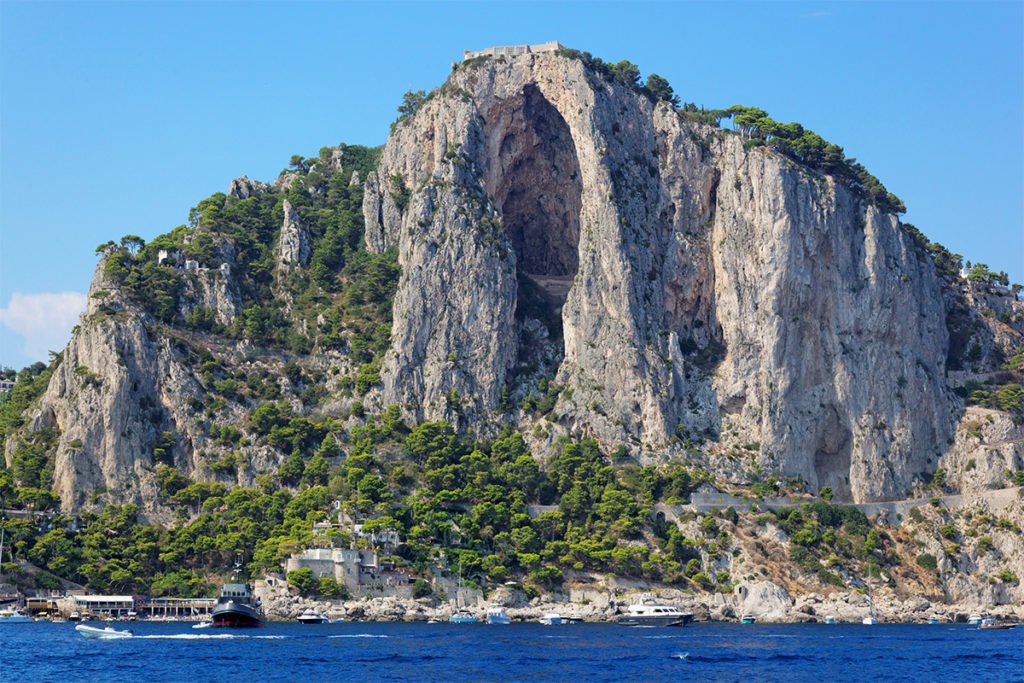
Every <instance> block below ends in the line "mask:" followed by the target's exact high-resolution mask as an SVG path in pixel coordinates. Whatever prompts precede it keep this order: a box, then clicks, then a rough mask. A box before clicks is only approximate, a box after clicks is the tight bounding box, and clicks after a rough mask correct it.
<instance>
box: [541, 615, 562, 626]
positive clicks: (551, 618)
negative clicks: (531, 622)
mask: <svg viewBox="0 0 1024 683" xmlns="http://www.w3.org/2000/svg"><path fill="white" fill-rule="evenodd" d="M540 623H542V624H544V625H545V626H560V625H561V624H562V615H561V614H559V613H558V612H548V613H547V614H545V615H544V616H542V617H541V618H540Z"/></svg>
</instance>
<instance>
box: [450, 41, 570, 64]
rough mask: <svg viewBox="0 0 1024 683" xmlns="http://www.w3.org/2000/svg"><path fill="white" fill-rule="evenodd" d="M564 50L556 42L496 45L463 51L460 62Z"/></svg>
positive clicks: (562, 46) (563, 47)
mask: <svg viewBox="0 0 1024 683" xmlns="http://www.w3.org/2000/svg"><path fill="white" fill-rule="evenodd" d="M562 49H565V46H564V45H562V44H561V43H559V42H558V41H557V40H552V41H551V42H550V43H541V44H539V45H496V46H494V47H489V48H487V49H486V50H463V51H462V61H466V60H467V59H473V58H475V57H518V56H519V55H525V54H535V53H538V52H557V51H559V50H562Z"/></svg>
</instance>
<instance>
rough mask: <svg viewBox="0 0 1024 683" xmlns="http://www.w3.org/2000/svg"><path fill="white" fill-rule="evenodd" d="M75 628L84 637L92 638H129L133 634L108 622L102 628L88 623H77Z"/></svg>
mask: <svg viewBox="0 0 1024 683" xmlns="http://www.w3.org/2000/svg"><path fill="white" fill-rule="evenodd" d="M75 630H76V631H78V632H79V633H81V634H82V635H83V636H85V637H86V638H91V639H93V640H117V639H119V638H131V637H132V636H134V635H135V634H134V633H132V632H131V631H118V630H117V629H115V628H114V627H113V626H111V625H110V624H107V625H106V626H105V627H104V628H96V627H95V626H89V625H88V624H79V625H78V626H75Z"/></svg>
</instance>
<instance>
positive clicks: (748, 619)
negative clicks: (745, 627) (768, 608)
mask: <svg viewBox="0 0 1024 683" xmlns="http://www.w3.org/2000/svg"><path fill="white" fill-rule="evenodd" d="M756 621H757V617H755V616H754V615H753V614H744V615H743V616H742V617H740V623H741V624H753V623H755V622H756Z"/></svg>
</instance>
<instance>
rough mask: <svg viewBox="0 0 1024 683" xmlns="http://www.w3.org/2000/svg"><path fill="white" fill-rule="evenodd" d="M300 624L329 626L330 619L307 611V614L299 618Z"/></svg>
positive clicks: (312, 611) (304, 613)
mask: <svg viewBox="0 0 1024 683" xmlns="http://www.w3.org/2000/svg"><path fill="white" fill-rule="evenodd" d="M298 621H299V623H300V624H329V623H330V619H328V618H327V617H325V616H324V615H322V614H317V613H316V612H315V611H314V610H312V609H307V610H306V611H305V612H303V613H302V614H300V615H299V616H298Z"/></svg>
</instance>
